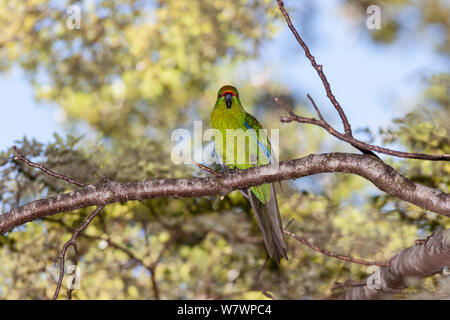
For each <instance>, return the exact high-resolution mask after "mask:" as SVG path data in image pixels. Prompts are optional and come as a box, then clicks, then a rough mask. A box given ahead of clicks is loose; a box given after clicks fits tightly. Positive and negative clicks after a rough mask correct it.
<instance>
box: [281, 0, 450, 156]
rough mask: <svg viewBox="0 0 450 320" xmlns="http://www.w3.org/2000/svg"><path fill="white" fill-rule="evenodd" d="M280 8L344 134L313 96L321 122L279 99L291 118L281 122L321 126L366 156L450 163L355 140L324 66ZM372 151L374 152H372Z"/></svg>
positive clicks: (282, 5)
mask: <svg viewBox="0 0 450 320" xmlns="http://www.w3.org/2000/svg"><path fill="white" fill-rule="evenodd" d="M277 2H278V7H279V9H280V11H281V13H282V15H283V16H284V19H285V20H286V23H287V25H288V27H289V29H291V31H292V33H293V34H294V37H295V39H297V42H298V43H299V44H300V46H301V47H302V49H303V51H304V52H305V56H306V57H307V58H308V60H309V61H310V62H311V65H312V66H313V68H314V69H315V70H316V71H317V74H318V75H319V77H320V79H321V80H322V84H323V86H324V88H325V91H326V94H327V97H328V99H329V100H330V102H331V103H332V104H333V106H334V108H335V109H336V110H337V112H338V113H339V116H340V117H341V120H342V123H343V125H344V132H345V133H344V134H341V133H339V132H338V131H337V130H335V129H334V128H333V127H332V126H330V125H329V124H328V123H327V122H326V121H325V120H324V119H323V117H322V115H321V114H320V112H319V109H318V108H317V106H316V104H315V103H314V101H313V100H312V98H311V96H309V95H308V98H309V99H310V100H311V102H312V104H313V106H314V108H315V109H316V111H317V113H318V115H319V118H320V120H317V119H314V118H306V117H300V116H297V115H295V114H294V113H293V112H292V111H290V109H289V108H287V106H286V105H285V104H284V103H280V100H279V99H275V100H276V101H277V102H279V103H280V104H282V106H283V108H285V109H286V110H287V111H288V113H289V117H283V118H281V119H280V120H281V121H282V122H291V121H297V122H300V123H309V124H314V125H317V126H320V127H322V128H324V129H326V130H327V131H328V132H329V133H330V134H332V135H333V136H335V137H337V138H338V139H340V140H343V141H346V142H348V143H350V144H351V145H352V146H353V147H355V148H357V149H358V150H360V151H361V152H363V153H365V154H372V155H375V154H374V153H373V152H372V151H377V152H380V153H385V154H389V155H392V156H396V157H401V158H410V159H422V160H435V161H442V160H445V161H450V154H442V155H439V154H438V155H434V154H425V153H409V152H402V151H395V150H391V149H387V148H383V147H378V146H373V145H370V144H367V143H364V142H362V141H359V140H357V139H355V138H353V134H352V128H351V126H350V123H349V122H348V119H347V116H346V115H345V112H344V110H343V108H342V107H341V105H340V104H339V102H338V101H337V99H336V97H335V96H334V94H333V92H332V91H331V86H330V83H329V82H328V79H327V77H326V76H325V73H324V72H323V66H322V65H321V64H318V63H317V62H316V59H315V58H314V56H313V55H312V54H311V51H310V50H309V48H308V46H307V44H306V43H305V42H304V41H303V39H302V38H301V37H300V34H299V33H298V32H297V30H296V29H295V27H294V25H293V24H292V21H291V18H290V17H289V14H288V13H287V11H286V9H285V7H284V3H283V1H282V0H277ZM370 150H372V151H370Z"/></svg>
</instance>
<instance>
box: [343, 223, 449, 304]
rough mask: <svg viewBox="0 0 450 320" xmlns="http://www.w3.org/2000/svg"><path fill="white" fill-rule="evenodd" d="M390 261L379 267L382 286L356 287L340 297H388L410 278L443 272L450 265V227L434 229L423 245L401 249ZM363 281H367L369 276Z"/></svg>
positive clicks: (379, 281)
mask: <svg viewBox="0 0 450 320" xmlns="http://www.w3.org/2000/svg"><path fill="white" fill-rule="evenodd" d="M389 263H390V266H389V267H381V268H380V272H379V278H378V283H379V289H375V288H373V289H369V288H368V287H367V285H364V286H358V287H354V288H351V289H349V290H347V291H345V292H344V293H343V295H342V296H341V299H348V300H355V299H384V298H388V295H389V294H392V293H398V292H400V291H401V290H402V289H404V288H406V287H407V286H408V278H412V277H415V278H423V277H427V276H431V275H433V274H435V273H439V272H442V271H443V269H444V267H448V266H450V229H446V230H442V231H438V232H435V233H434V234H433V235H432V236H430V237H429V238H428V240H427V241H426V243H425V244H423V245H415V246H413V247H410V248H407V249H404V250H401V251H399V252H398V253H397V254H396V255H395V256H394V257H393V258H392V259H391V260H390V262H389ZM374 276H375V275H374ZM372 278H373V276H372ZM375 280H377V279H376V278H375ZM363 283H367V279H365V280H364V281H363Z"/></svg>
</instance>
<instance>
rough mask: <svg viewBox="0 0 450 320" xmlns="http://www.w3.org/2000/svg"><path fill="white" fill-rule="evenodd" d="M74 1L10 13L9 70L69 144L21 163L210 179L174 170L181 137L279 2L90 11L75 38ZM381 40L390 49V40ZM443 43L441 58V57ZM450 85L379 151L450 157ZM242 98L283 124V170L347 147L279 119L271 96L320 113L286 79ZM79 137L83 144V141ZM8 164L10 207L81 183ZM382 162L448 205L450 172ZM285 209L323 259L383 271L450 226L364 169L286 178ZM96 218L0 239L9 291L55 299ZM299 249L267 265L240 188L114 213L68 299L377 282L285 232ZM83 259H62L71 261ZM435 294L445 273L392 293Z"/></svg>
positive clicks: (121, 177) (335, 290)
mask: <svg viewBox="0 0 450 320" xmlns="http://www.w3.org/2000/svg"><path fill="white" fill-rule="evenodd" d="M420 3H421V2H406V1H405V2H404V3H403V4H402V5H399V4H397V3H396V2H395V1H393V2H392V3H391V2H388V1H386V2H385V3H384V6H385V9H386V10H389V12H390V10H392V11H393V12H402V10H406V9H407V8H408V7H413V8H414V7H419V6H421V4H420ZM427 3H428V2H427ZM430 3H433V2H430ZM69 4H70V3H69V2H68V3H65V4H62V3H61V2H59V1H58V2H54V1H12V2H11V1H8V2H7V3H2V4H0V9H1V10H0V26H1V27H2V30H3V32H2V35H1V38H0V61H2V63H1V64H0V66H1V68H2V70H3V71H7V70H8V69H10V68H11V67H14V66H19V67H20V68H21V69H23V70H25V71H26V72H27V75H28V76H29V78H30V81H31V82H32V83H33V85H34V86H35V88H36V97H37V99H40V100H43V101H49V102H52V103H54V104H56V105H57V107H58V108H60V109H61V110H63V111H64V114H65V115H66V117H67V123H68V125H71V126H74V127H75V129H74V130H73V131H74V132H75V133H76V134H75V135H74V136H71V135H68V136H66V137H60V136H57V135H55V141H54V142H53V143H50V144H47V145H43V144H41V143H39V142H38V141H35V140H30V139H27V138H24V139H23V140H22V141H20V143H18V144H17V146H18V148H19V149H20V150H21V151H22V152H23V153H24V155H25V156H26V157H27V158H29V159H32V160H34V161H38V162H44V163H45V165H46V167H48V168H51V169H52V170H53V171H55V172H59V173H62V174H65V175H68V176H71V177H73V178H75V179H77V180H79V181H82V182H83V183H98V182H100V181H105V180H114V181H118V182H126V181H140V180H146V179H152V178H155V177H173V178H179V177H190V176H192V175H197V176H206V175H207V173H205V172H202V171H201V170H199V169H198V168H197V167H195V166H176V165H173V164H172V163H171V161H167V159H168V158H169V156H170V148H168V147H167V145H168V144H167V140H168V139H169V137H170V132H171V131H172V130H173V129H175V128H177V127H180V126H186V127H189V125H190V123H191V122H192V121H193V120H200V119H203V120H204V119H207V115H208V114H209V112H210V108H209V107H210V106H212V105H213V103H214V100H215V94H216V90H217V88H218V87H220V85H221V84H223V81H225V80H227V81H228V80H229V79H230V73H232V74H233V75H235V74H236V72H235V70H239V68H242V66H243V65H245V64H246V63H249V62H251V61H252V59H253V58H254V57H257V55H258V52H259V50H260V49H261V45H262V43H263V42H264V41H265V40H266V39H268V38H270V37H271V36H272V35H273V34H274V33H275V32H276V30H277V29H279V28H280V26H282V27H283V28H284V27H285V26H284V24H281V22H282V20H281V19H280V17H281V16H280V15H279V12H278V9H277V7H276V6H275V3H273V2H272V1H251V0H248V1H228V2H223V1H190V2H187V1H182V0H169V1H154V2H152V3H151V4H150V5H149V4H147V3H144V2H141V1H123V2H121V3H120V4H111V3H110V2H108V1H98V2H90V3H81V4H80V5H81V7H82V12H83V19H82V27H81V29H80V30H70V29H67V28H66V26H65V22H66V18H67V15H66V8H67V5H69ZM74 4H78V3H77V2H76V3H74ZM349 5H351V6H353V7H356V8H365V4H364V3H363V1H349V2H348V4H344V7H343V8H347V6H349ZM437 5H438V4H434V6H437ZM427 8H433V4H429V7H428V6H427ZM430 10H431V9H430ZM352 12H353V11H352ZM355 12H358V11H355ZM359 12H360V14H363V13H364V11H359ZM426 12H429V13H427V15H426V16H425V15H424V17H426V18H424V21H425V23H435V22H436V21H438V22H437V23H440V24H444V25H445V21H446V20H445V19H442V12H445V11H444V10H434V11H433V10H431V11H426ZM432 12H435V13H434V14H433V13H432ZM395 17H396V16H395V15H394V16H393V17H392V19H393V21H395ZM389 25H390V24H389ZM382 30H383V32H392V33H394V32H397V31H398V30H399V29H398V28H388V29H382ZM389 30H391V31H389ZM380 32H381V31H380ZM371 36H372V38H373V39H375V40H376V41H383V42H384V43H387V44H386V45H389V43H391V42H392V41H394V40H395V39H396V36H393V35H381V34H380V35H376V34H375V33H371ZM386 39H387V40H386ZM293 41H294V40H293ZM437 48H438V50H441V51H442V54H446V52H445V45H438V46H437ZM238 81H242V79H239V80H238ZM448 81H449V80H448V74H445V73H442V74H440V75H436V76H434V77H433V78H431V79H428V82H429V87H428V89H427V90H426V91H425V92H424V95H423V99H422V101H420V102H418V104H417V105H418V107H417V111H415V112H411V113H410V114H408V115H406V116H405V117H404V118H402V119H397V120H395V121H394V122H393V123H392V124H391V125H389V126H386V128H382V129H380V134H382V136H383V137H384V139H385V140H384V143H385V144H388V143H393V145H394V146H400V147H399V148H400V149H403V150H407V151H411V152H423V153H431V154H448V153H450V151H449V146H450V143H449V138H448V137H449V136H450V135H449V132H448V128H449V127H450V126H449V123H448V119H449V115H450V114H449V113H450V111H449V107H448V106H449V104H448V91H447V90H448ZM242 82H243V81H242ZM240 92H241V95H242V97H246V98H245V100H244V101H245V102H244V103H245V105H246V106H248V107H249V108H250V109H251V107H253V110H252V112H253V113H255V114H256V115H257V116H258V117H259V118H263V120H264V121H263V122H264V123H265V126H266V127H279V128H280V130H281V132H280V136H281V137H283V141H282V145H281V147H282V148H283V150H282V160H287V159H290V158H294V157H298V155H299V154H309V153H313V152H318V151H324V150H327V151H328V150H336V149H337V150H339V149H341V148H344V147H342V144H341V143H338V142H336V140H326V141H327V142H326V143H324V137H325V136H326V134H325V132H323V130H321V129H319V128H315V127H312V126H305V125H287V124H280V122H279V117H280V116H281V115H284V114H285V112H284V111H283V110H282V108H280V107H278V106H277V104H276V103H275V102H274V101H273V98H275V97H280V98H281V99H282V100H283V101H284V102H286V103H287V104H288V105H290V106H293V107H295V108H294V110H295V112H296V113H298V114H306V115H313V111H312V109H309V107H308V108H307V107H306V100H303V98H299V97H298V96H297V95H296V94H294V93H292V92H290V91H289V90H287V89H286V88H284V87H283V86H282V85H281V84H280V83H277V81H276V80H271V81H268V82H266V83H264V84H263V85H261V86H259V87H254V86H251V85H249V84H247V85H244V86H243V87H242V88H240ZM425 109H426V110H427V111H426V112H425V111H424V110H425ZM254 111H255V112H254ZM86 124H87V125H88V126H86ZM86 128H87V129H86ZM86 131H87V132H88V133H89V135H88V136H85V137H83V136H80V135H81V134H82V133H85V132H86ZM370 135H371V133H370V132H369V137H370ZM330 141H331V142H330ZM14 156H16V154H15V153H14V151H13V150H12V149H11V150H6V151H5V152H3V153H2V154H1V157H0V165H2V171H1V178H0V195H1V196H0V197H1V198H0V201H1V204H2V213H5V212H7V211H9V210H10V209H12V208H14V207H18V206H20V205H23V204H25V203H28V202H30V201H31V200H34V199H38V198H44V197H47V196H48V195H52V194H57V193H63V192H68V191H71V190H74V189H75V186H73V185H70V184H67V183H65V182H63V181H61V180H58V179H55V178H52V177H50V176H48V175H46V174H45V173H43V172H42V171H39V170H36V169H33V168H31V167H29V166H27V165H24V163H23V162H21V161H17V160H16V161H12V160H11V159H12V158H13V157H14ZM386 162H387V163H389V164H391V165H393V166H394V168H396V169H397V170H398V171H400V172H401V173H402V174H404V175H405V176H407V177H409V178H410V179H412V180H413V181H414V182H418V183H421V184H423V185H426V186H429V187H432V188H436V189H440V190H442V191H444V192H446V193H448V187H449V180H448V177H449V176H450V175H449V171H450V166H449V164H448V162H434V161H419V160H401V159H400V160H399V159H391V158H387V157H386ZM279 204H280V211H281V214H282V216H283V219H284V224H285V226H286V225H287V224H288V221H291V223H290V224H289V226H288V227H287V229H288V230H289V231H291V232H293V233H295V234H299V235H302V237H304V238H306V239H309V241H310V242H313V243H314V244H315V245H317V246H319V247H321V248H327V249H328V250H330V251H332V252H338V253H341V254H344V255H350V256H352V257H354V258H360V259H365V260H370V261H387V260H388V259H389V258H391V257H392V256H393V254H394V253H395V252H397V251H399V250H400V249H403V248H406V247H410V246H411V245H412V244H413V243H414V240H416V239H417V238H419V237H423V238H426V236H428V235H429V234H431V232H434V231H438V230H443V229H445V228H448V226H449V222H448V219H447V218H445V217H443V216H441V215H437V214H434V213H432V212H430V211H427V210H424V209H420V208H419V207H417V206H414V205H411V204H408V203H406V202H404V201H399V200H398V199H395V198H393V197H391V196H389V195H386V194H384V193H382V192H379V191H374V190H373V187H371V184H370V183H368V182H367V181H366V180H363V179H361V178H360V177H357V176H353V175H341V174H332V175H331V174H327V175H322V176H319V177H318V178H314V177H311V178H307V179H301V183H295V184H292V183H283V193H282V194H281V195H280V198H279ZM91 212H92V210H89V209H80V210H77V211H73V212H71V213H64V214H58V215H55V216H52V217H46V218H44V219H41V220H38V221H34V222H32V223H28V224H25V225H23V226H21V227H19V228H16V229H14V231H12V232H9V233H7V234H6V235H5V236H2V237H0V260H1V261H2V263H1V264H0V297H2V298H36V299H47V298H50V297H52V296H53V294H54V290H55V286H56V282H54V281H55V279H57V268H54V266H53V264H52V261H53V259H54V258H55V257H56V256H57V255H58V252H59V251H60V250H61V247H62V245H63V244H64V243H65V242H66V241H67V240H68V239H69V238H70V237H71V235H72V233H73V231H74V230H75V229H76V228H77V227H78V226H79V225H80V224H81V223H82V221H83V220H84V219H85V218H86V217H87V216H88V215H89V214H90V213H91ZM288 246H289V252H288V254H289V256H290V260H289V261H283V263H282V264H281V266H279V267H278V266H277V265H275V264H272V262H271V261H270V262H269V264H268V265H266V266H265V268H264V269H262V268H261V266H263V265H264V263H265V259H266V256H265V251H264V246H263V243H262V239H261V238H260V236H259V233H258V227H257V225H256V224H255V222H254V219H253V217H252V213H251V210H250V207H249V205H248V204H247V203H246V202H245V200H244V199H243V198H242V197H241V196H240V195H239V193H238V192H233V193H230V194H228V195H227V196H226V197H224V198H223V199H221V198H220V197H214V196H210V197H202V198H179V199H173V198H160V199H151V200H142V201H131V202H125V203H116V204H111V205H109V206H107V207H106V208H105V209H103V210H102V212H101V213H100V214H99V215H98V216H97V218H96V219H94V220H93V221H92V223H91V224H90V225H89V227H88V228H87V229H86V230H85V232H84V233H82V234H80V235H79V237H78V239H77V248H78V252H79V257H80V260H79V261H78V265H79V266H80V267H81V270H82V284H81V288H80V289H78V290H74V291H73V293H72V294H73V296H74V298H77V299H86V298H91V299H95V298H101V299H118V298H122V299H153V298H156V299H159V298H172V299H179V298H185V299H191V298H257V299H259V298H267V296H269V297H279V298H284V299H299V298H324V297H330V296H331V297H334V296H338V295H339V294H340V292H341V291H342V286H340V285H336V282H339V283H344V282H345V281H346V280H348V279H353V280H354V281H358V280H360V279H363V278H364V277H366V276H367V273H366V266H363V265H359V264H354V263H349V262H345V261H342V260H339V259H335V258H332V257H327V256H325V255H321V254H319V253H317V252H315V251H313V250H310V249H308V248H306V247H303V246H301V245H300V244H299V243H298V242H296V241H295V240H294V239H292V238H289V239H288ZM73 259H74V255H73V251H72V249H69V250H68V255H67V260H68V261H67V265H70V264H72V263H73ZM55 271H56V273H55ZM429 292H431V293H429ZM442 292H443V293H442ZM441 293H442V294H441ZM64 294H65V292H64ZM427 294H428V295H431V296H434V297H442V296H444V297H445V296H446V295H447V294H448V281H447V282H446V280H445V278H444V277H443V276H442V274H436V275H434V276H432V277H428V278H426V279H425V280H417V281H416V282H415V283H414V284H413V285H412V286H410V287H409V288H408V289H407V290H406V291H403V292H401V293H399V295H398V296H397V297H398V298H408V297H421V296H425V295H427ZM438 294H439V295H438ZM62 296H63V295H62Z"/></svg>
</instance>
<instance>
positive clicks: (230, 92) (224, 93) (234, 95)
mask: <svg viewBox="0 0 450 320" xmlns="http://www.w3.org/2000/svg"><path fill="white" fill-rule="evenodd" d="M226 94H231V95H232V96H233V97H236V93H234V92H233V91H225V92H223V93H222V94H221V95H220V96H221V97H223V96H224V95H226Z"/></svg>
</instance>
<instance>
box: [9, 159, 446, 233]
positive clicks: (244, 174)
mask: <svg viewBox="0 0 450 320" xmlns="http://www.w3.org/2000/svg"><path fill="white" fill-rule="evenodd" d="M325 172H341V173H352V174H356V175H359V176H361V177H364V178H366V179H367V180H369V181H371V182H372V183H373V184H374V185H376V186H377V187H378V189H380V190H382V191H384V192H386V193H388V194H390V195H392V196H395V197H397V198H399V199H402V200H404V201H407V202H410V203H412V204H415V205H417V206H419V207H421V208H424V209H427V210H430V211H434V212H437V213H440V214H443V215H446V216H450V195H448V194H446V193H444V192H442V191H439V190H435V189H432V188H429V187H426V186H423V185H420V184H417V183H414V182H412V181H411V180H409V179H407V178H405V177H404V176H402V175H401V174H399V173H398V172H397V171H395V170H394V169H393V168H392V167H391V166H388V165H386V164H385V163H383V162H382V161H381V160H379V159H377V158H375V157H372V156H368V155H359V154H351V153H324V154H312V155H309V156H307V157H304V158H300V159H295V160H289V161H283V162H280V164H279V167H276V166H263V167H256V168H251V169H248V170H243V171H239V172H236V173H228V174H224V176H223V177H211V178H189V179H154V180H148V181H141V182H127V183H117V182H107V183H102V184H96V185H88V186H86V187H84V188H82V189H79V190H77V191H73V192H70V193H66V194H59V195H55V196H52V197H50V198H47V199H42V200H36V201H32V202H30V203H28V204H26V205H23V206H21V207H18V208H15V209H13V210H11V211H9V212H6V213H4V214H2V215H0V235H1V234H4V233H6V232H8V231H10V230H12V229H13V228H15V227H17V226H19V225H22V224H24V223H26V222H29V221H32V220H35V219H38V218H42V217H45V216H49V215H53V214H56V213H60V212H65V211H72V210H75V209H80V208H84V207H88V206H100V205H106V204H109V203H114V202H125V201H129V200H143V199H149V198H156V197H200V196H207V195H217V194H220V195H225V194H227V193H229V192H231V191H233V190H237V189H243V188H248V187H251V186H254V185H260V184H263V183H266V182H274V181H281V180H288V179H295V178H300V177H304V176H309V175H314V174H318V173H325Z"/></svg>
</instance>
